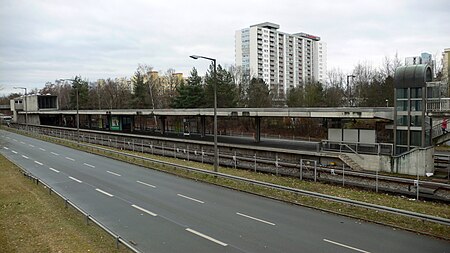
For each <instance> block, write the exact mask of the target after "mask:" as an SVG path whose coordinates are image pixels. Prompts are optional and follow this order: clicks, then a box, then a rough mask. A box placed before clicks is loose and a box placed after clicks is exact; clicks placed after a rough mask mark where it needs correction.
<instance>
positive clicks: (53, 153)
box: [50, 152, 59, 155]
mask: <svg viewBox="0 0 450 253" xmlns="http://www.w3.org/2000/svg"><path fill="white" fill-rule="evenodd" d="M50 153H51V154H52V155H59V154H58V153H55V152H50Z"/></svg>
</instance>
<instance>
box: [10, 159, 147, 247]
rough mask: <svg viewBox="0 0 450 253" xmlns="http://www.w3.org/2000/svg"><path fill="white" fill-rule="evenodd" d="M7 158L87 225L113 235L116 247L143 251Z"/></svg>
mask: <svg viewBox="0 0 450 253" xmlns="http://www.w3.org/2000/svg"><path fill="white" fill-rule="evenodd" d="M4 157H5V158H6V159H8V160H9V161H10V162H11V163H13V164H15V165H16V166H17V167H18V168H19V169H20V170H21V171H22V173H23V175H24V176H26V177H28V178H30V179H32V180H35V181H36V184H37V185H38V184H42V185H43V186H44V187H46V188H47V189H48V191H49V194H52V193H54V194H56V195H57V196H58V197H60V198H61V199H63V200H64V205H65V207H66V208H67V207H68V206H69V205H70V206H71V207H73V208H74V209H75V210H77V211H78V212H80V213H81V214H82V215H83V216H84V217H86V225H89V221H91V222H93V223H94V224H95V225H97V226H98V227H100V228H101V229H103V230H104V231H105V232H106V233H108V234H109V235H111V236H112V237H113V238H114V239H115V241H116V247H117V248H119V245H120V244H122V245H123V246H125V247H126V248H128V249H129V250H131V251H132V252H135V253H140V252H141V251H139V250H138V249H137V248H135V247H134V246H132V245H131V244H130V243H128V242H127V241H126V240H125V239H123V238H122V237H121V236H120V235H119V234H116V233H114V232H113V231H112V230H111V229H109V228H108V227H107V226H105V225H104V224H103V223H101V222H100V221H98V220H97V219H95V218H94V217H93V216H91V215H90V214H89V213H88V212H86V211H85V210H83V209H82V208H80V207H78V206H77V205H76V204H75V203H74V202H72V201H71V200H70V199H69V198H67V197H66V196H64V195H63V194H61V193H59V192H58V191H56V190H55V189H54V188H53V187H51V186H50V185H49V184H47V183H45V181H44V180H42V179H40V178H39V177H37V176H35V175H34V174H33V173H31V172H30V171H28V170H27V169H25V168H24V167H22V166H21V165H19V164H18V163H16V162H15V161H13V160H12V159H10V158H9V157H8V156H4Z"/></svg>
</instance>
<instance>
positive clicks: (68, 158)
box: [66, 156, 75, 161]
mask: <svg viewBox="0 0 450 253" xmlns="http://www.w3.org/2000/svg"><path fill="white" fill-rule="evenodd" d="M66 159H67V160H71V161H75V159H73V158H70V157H67V156H66Z"/></svg>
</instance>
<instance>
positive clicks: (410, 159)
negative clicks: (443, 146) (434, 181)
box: [392, 147, 434, 176]
mask: <svg viewBox="0 0 450 253" xmlns="http://www.w3.org/2000/svg"><path fill="white" fill-rule="evenodd" d="M433 155H434V148H433V147H429V148H418V149H414V150H413V151H411V152H408V153H406V154H404V155H400V156H397V157H393V159H392V160H393V171H392V172H394V173H399V174H407V175H417V173H419V176H425V173H434V160H433Z"/></svg>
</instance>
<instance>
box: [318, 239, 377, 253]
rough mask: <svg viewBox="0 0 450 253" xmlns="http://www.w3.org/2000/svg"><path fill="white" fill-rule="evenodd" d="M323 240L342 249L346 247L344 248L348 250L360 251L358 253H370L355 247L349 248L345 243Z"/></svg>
mask: <svg viewBox="0 0 450 253" xmlns="http://www.w3.org/2000/svg"><path fill="white" fill-rule="evenodd" d="M323 240H324V241H325V242H328V243H332V244H334V245H338V246H341V247H344V248H347V249H351V250H354V251H358V252H362V253H370V252H369V251H365V250H362V249H358V248H355V247H352V246H348V245H345V244H343V243H339V242H335V241H332V240H328V239H323Z"/></svg>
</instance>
